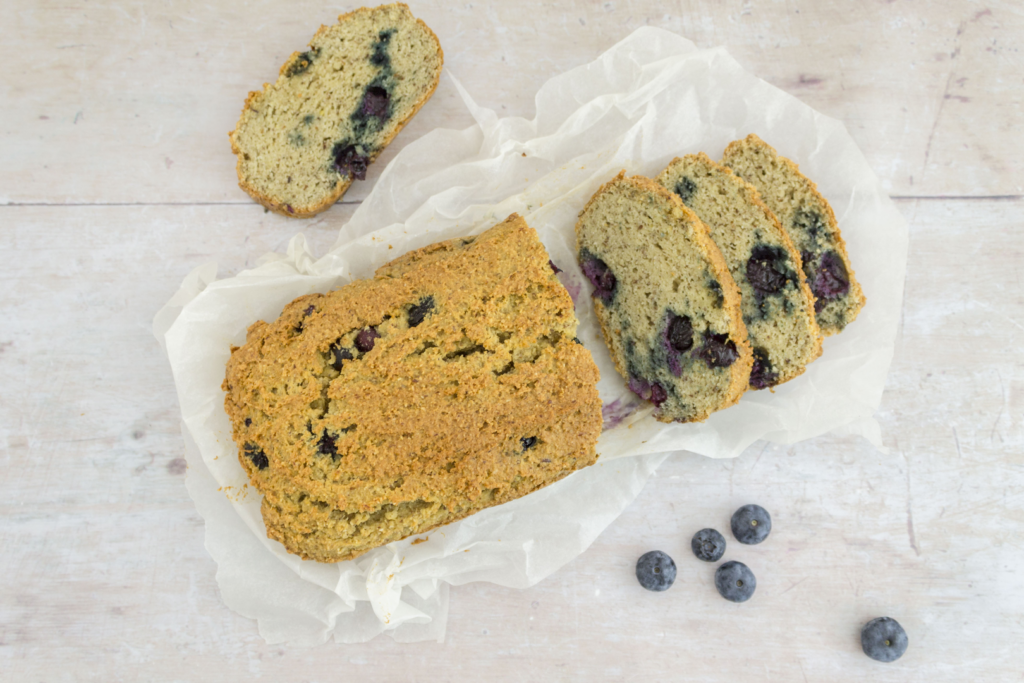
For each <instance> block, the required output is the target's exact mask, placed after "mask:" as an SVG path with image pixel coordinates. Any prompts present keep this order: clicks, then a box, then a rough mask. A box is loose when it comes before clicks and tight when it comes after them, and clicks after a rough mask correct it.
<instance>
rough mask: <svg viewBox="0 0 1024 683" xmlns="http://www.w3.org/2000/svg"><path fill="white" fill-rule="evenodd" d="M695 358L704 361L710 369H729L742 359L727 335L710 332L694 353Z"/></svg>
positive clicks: (705, 335) (705, 334)
mask: <svg viewBox="0 0 1024 683" xmlns="http://www.w3.org/2000/svg"><path fill="white" fill-rule="evenodd" d="M693 357H694V358H698V359H700V360H702V361H704V362H705V363H706V364H707V366H708V367H709V368H727V367H729V366H730V365H732V364H733V363H735V362H736V360H737V359H738V358H739V357H740V354H739V352H738V351H737V350H736V344H735V342H733V341H732V340H731V339H729V335H727V334H715V333H713V332H711V330H708V331H706V332H705V333H704V341H703V343H702V344H701V345H700V347H699V348H697V349H696V350H695V351H694V352H693Z"/></svg>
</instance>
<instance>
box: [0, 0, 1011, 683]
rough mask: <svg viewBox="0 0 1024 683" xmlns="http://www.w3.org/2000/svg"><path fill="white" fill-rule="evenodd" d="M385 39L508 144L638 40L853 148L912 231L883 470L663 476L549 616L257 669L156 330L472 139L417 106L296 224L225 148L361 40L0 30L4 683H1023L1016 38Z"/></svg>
mask: <svg viewBox="0 0 1024 683" xmlns="http://www.w3.org/2000/svg"><path fill="white" fill-rule="evenodd" d="M411 4H412V9H413V11H414V13H416V14H417V15H419V16H422V17H423V18H424V19H425V20H426V21H427V23H428V24H429V25H431V27H432V28H434V30H435V31H436V32H437V33H438V36H439V37H440V39H441V42H442V44H443V45H444V47H445V50H446V65H447V67H448V68H449V69H450V70H451V71H452V73H454V74H456V75H457V76H458V77H459V78H460V79H461V80H462V82H463V83H464V84H465V86H466V87H467V89H468V90H469V91H470V92H471V93H472V94H473V96H474V97H475V98H476V99H477V100H478V102H479V103H480V104H481V105H483V106H486V107H490V108H493V109H495V110H496V111H497V112H498V113H499V115H521V116H532V113H533V108H532V107H533V105H532V98H533V93H534V92H535V91H536V89H537V88H538V87H539V86H540V85H541V84H542V83H543V82H544V81H545V80H547V79H548V78H549V77H551V76H552V75H554V74H556V73H558V72H561V71H563V70H565V69H567V68H571V67H573V66H577V65H579V64H583V63H585V62H587V61H589V60H591V59H593V58H594V57H595V56H597V55H598V54H600V53H601V52H602V51H604V50H605V49H607V48H608V47H609V46H610V45H612V44H613V43H614V42H615V41H617V40H619V39H621V38H622V37H624V36H626V35H628V33H629V32H630V31H632V30H633V29H634V28H636V27H637V26H640V25H644V24H648V23H650V24H653V25H658V26H663V27H665V28H669V29H670V30H674V31H677V32H679V33H681V34H683V35H686V36H687V37H689V38H691V39H692V40H694V41H695V42H696V43H697V44H698V45H699V46H702V47H706V46H712V45H717V44H725V45H727V46H728V48H729V50H730V52H731V53H732V54H733V55H734V56H735V57H736V58H737V59H738V60H739V61H740V62H741V63H742V64H743V65H744V66H745V67H747V68H748V69H750V70H751V71H752V72H753V73H755V74H757V75H759V76H761V77H763V78H765V79H766V80H768V81H769V82H771V83H774V84H776V85H778V86H779V87H781V88H783V89H785V90H787V91H789V92H791V93H793V94H795V95H797V96H799V97H801V98H802V99H803V100H804V101H806V102H807V103H808V104H810V105H811V106H814V107H816V108H817V109H819V110H821V111H823V112H824V113H826V114H829V115H830V116H833V117H836V118H839V119H841V120H843V121H844V122H845V123H846V125H847V126H848V128H849V129H850V131H851V133H852V134H853V135H854V137H855V139H856V140H857V142H858V144H859V145H860V146H861V148H862V149H863V150H864V152H865V155H866V156H867V158H868V160H869V162H870V163H871V165H872V166H873V167H874V168H875V170H876V172H877V173H878V175H879V176H880V177H881V178H882V179H883V182H884V183H886V187H887V188H888V189H889V191H890V192H892V193H893V194H896V195H903V196H905V197H906V198H905V199H901V200H899V206H900V208H901V210H902V211H903V212H904V214H905V215H906V217H907V219H908V221H909V222H910V225H911V233H910V238H911V243H910V262H909V264H908V272H907V281H906V292H905V306H904V315H903V322H902V325H901V330H900V335H899V338H898V342H897V349H896V357H895V360H894V363H893V367H892V371H891V373H890V377H889V381H888V385H887V389H886V393H885V396H884V398H883V404H882V408H881V410H880V411H879V413H878V415H877V417H878V419H879V421H880V423H881V425H882V433H883V435H884V439H885V444H886V446H887V448H888V449H889V452H888V453H881V452H879V451H877V450H875V449H874V448H873V447H871V446H870V445H869V444H867V443H866V442H864V441H862V440H859V439H855V438H849V437H839V436H830V437H823V438H817V439H813V440H810V441H806V442H803V443H800V444H796V445H794V446H791V447H776V446H769V445H765V444H757V445H755V446H754V447H752V448H750V449H749V450H748V451H747V452H746V453H744V455H743V456H742V457H740V458H737V459H735V460H732V461H712V460H707V459H702V458H699V457H695V456H688V455H685V454H680V455H677V456H675V457H673V458H672V459H670V460H669V461H667V462H666V464H665V465H664V466H663V467H662V468H661V470H660V472H659V474H658V476H657V477H656V478H654V479H652V481H651V482H650V483H649V484H648V486H647V488H646V489H645V491H644V493H643V494H642V495H641V497H640V499H638V500H637V501H636V502H635V503H634V504H633V505H632V506H631V507H630V508H629V509H628V510H627V511H626V513H625V514H624V515H623V516H622V517H621V518H620V519H619V520H617V521H616V522H615V524H613V525H612V527H610V528H609V529H608V530H607V531H606V532H605V533H604V534H602V535H601V536H600V537H599V538H598V540H597V542H596V543H595V544H594V545H593V546H592V547H591V548H590V550H588V551H587V552H586V553H584V554H583V555H582V556H580V557H579V558H577V559H576V560H575V561H574V562H572V563H571V564H570V565H569V566H567V567H565V568H564V569H563V570H561V571H559V572H558V573H556V574H555V575H554V576H552V577H549V578H548V579H547V580H546V581H544V582H542V583H541V584H540V585H538V586H535V587H534V588H532V589H529V590H525V591H517V590H509V589H505V588H500V587H496V586H492V585H488V584H470V585H466V586H460V587H458V588H455V589H453V590H452V591H451V609H450V613H449V621H448V630H447V634H448V635H447V641H446V642H445V644H443V645H437V644H435V643H417V644H411V645H410V644H397V643H394V642H392V641H391V640H390V639H388V638H378V639H376V640H374V641H372V642H370V643H367V644H364V645H358V646H339V645H334V644H327V645H324V646H321V647H318V648H313V649H311V650H299V649H295V648H289V647H285V646H269V645H267V644H266V643H265V642H264V641H263V640H262V639H261V638H260V637H259V635H258V633H257V632H256V628H255V624H254V623H253V622H252V621H250V620H248V619H246V618H245V617H242V616H239V615H237V614H235V613H233V612H231V611H230V610H228V609H227V607H225V606H224V604H223V602H222V600H221V598H220V595H219V592H218V588H217V584H216V580H215V572H216V566H215V565H214V563H213V561H212V560H211V559H210V558H209V555H208V554H207V553H206V551H205V549H204V548H203V525H202V520H201V519H200V518H199V516H198V515H197V513H196V511H195V508H194V506H193V504H192V502H191V500H190V499H189V497H188V495H187V493H186V491H185V487H184V486H183V474H184V468H185V465H184V460H183V459H182V450H183V446H182V440H181V434H180V427H179V413H178V407H177V399H176V396H175V388H174V384H173V381H172V378H171V376H170V372H169V370H168V367H167V361H166V358H165V357H164V356H163V354H162V353H161V351H160V349H159V346H158V345H157V343H156V341H155V340H154V339H153V338H152V336H151V334H150V331H149V327H150V322H151V319H152V316H153V314H154V313H155V312H156V310H157V309H159V307H160V306H161V305H163V303H165V302H166V300H167V299H168V298H169V297H170V295H171V294H172V293H173V292H174V291H175V290H176V289H177V287H178V285H179V284H180V283H181V280H182V278H183V277H184V276H185V274H186V273H188V272H189V270H191V269H192V268H193V267H195V266H197V265H199V264H201V263H205V262H208V261H210V260H217V261H219V262H220V264H221V271H220V275H221V276H225V275H231V274H234V273H237V272H238V271H240V270H241V269H243V268H245V267H247V266H249V265H252V264H253V263H254V262H255V260H256V259H257V258H258V257H259V256H261V255H262V254H264V253H266V252H267V251H273V250H277V251H280V250H282V249H283V248H284V247H285V245H286V244H287V241H288V239H289V238H290V237H291V236H292V235H293V234H294V232H295V231H297V230H302V231H303V232H305V233H306V235H307V237H309V239H310V242H311V244H312V246H313V248H314V250H315V252H316V253H318V254H319V253H323V252H324V251H325V250H326V249H327V248H328V247H329V246H330V245H331V244H332V243H333V241H334V238H335V235H336V233H337V230H338V228H339V227H340V226H341V225H343V224H344V222H345V221H346V220H347V218H348V217H349V216H350V215H351V213H352V212H353V211H354V210H355V208H356V206H357V202H358V200H359V199H360V198H361V197H363V196H365V193H366V191H367V189H368V188H370V187H372V180H373V178H375V177H377V175H374V174H378V175H379V173H380V171H381V170H382V169H383V166H384V164H385V163H386V162H387V161H388V160H389V159H390V158H392V157H393V155H394V153H395V152H396V151H397V150H398V149H400V148H401V146H402V145H404V144H407V143H408V141H411V140H414V139H416V138H417V137H418V136H419V135H421V134H422V133H424V132H426V131H428V130H430V129H432V128H434V127H437V126H447V127H457V128H461V127H464V126H466V125H469V124H470V123H471V120H469V118H468V116H467V115H466V114H465V112H464V111H463V110H462V108H461V104H459V102H458V100H457V95H456V93H455V89H454V87H453V86H452V84H451V82H450V81H448V80H447V79H444V78H443V79H442V85H441V88H440V89H439V90H438V93H437V95H436V96H435V97H434V99H433V100H431V102H430V103H429V104H428V105H427V107H425V108H424V110H423V111H422V112H421V113H420V115H419V116H417V118H416V119H414V121H413V122H412V123H411V124H410V126H409V127H407V128H406V129H405V131H403V133H402V134H401V135H399V137H398V138H397V139H396V142H395V144H394V145H393V146H392V147H391V148H389V150H388V152H387V153H386V154H385V156H384V157H383V158H382V159H381V162H378V164H377V165H376V166H375V167H374V171H373V173H371V175H370V177H369V179H368V181H367V182H366V183H362V184H357V185H356V186H355V187H354V188H353V191H352V192H350V193H349V195H348V196H347V197H346V199H347V200H348V201H347V203H345V204H342V205H340V206H336V207H334V208H333V209H331V210H330V211H328V212H326V213H324V214H321V216H319V217H318V218H316V219H313V220H311V221H305V222H301V223H299V222H295V221H291V220H289V219H286V218H283V217H280V216H276V215H273V214H266V213H264V211H263V209H262V208H261V207H259V206H257V205H255V204H253V203H251V202H250V201H249V200H248V198H247V197H246V196H245V195H244V194H243V193H242V192H241V190H239V189H238V188H237V186H236V184H235V176H234V158H233V157H232V155H231V154H230V152H229V149H228V143H227V135H226V133H227V131H228V130H230V129H231V128H232V127H233V126H234V123H235V120H236V119H237V116H238V112H239V111H240V109H241V103H242V99H243V98H244V94H245V92H246V91H247V90H250V89H253V88H256V87H258V86H259V85H260V84H261V83H262V82H263V81H265V80H269V79H271V78H272V77H273V76H274V74H276V70H277V68H278V66H279V65H280V64H281V63H282V62H283V61H284V59H285V58H286V57H287V56H288V54H290V53H291V52H292V51H294V50H298V49H301V48H302V46H304V45H305V43H306V41H307V40H308V39H309V37H310V36H311V35H312V33H313V30H314V29H315V27H316V26H317V25H318V24H319V23H329V22H331V21H333V20H334V17H335V16H336V15H337V14H339V13H341V12H343V11H346V10H348V9H351V8H352V7H354V6H355V5H352V4H351V3H348V4H343V5H334V6H323V5H317V4H315V3H311V2H297V3H288V4H284V3H274V2H269V1H264V2H254V3H250V4H248V5H246V6H245V7H242V6H240V5H238V6H236V5H235V4H231V3H224V2H207V3H197V2H183V3H174V4H163V3H152V2H140V1H135V2H121V3H118V4H116V5H115V4H107V5H103V6H99V5H96V4H95V3H93V2H85V1H84V0H82V1H80V2H70V3H65V4H58V3H52V2H50V3H47V2H41V3H40V2H30V1H29V0H10V1H9V2H5V3H3V4H2V5H0V26H3V27H4V28H3V29H2V30H3V36H4V40H2V41H0V57H2V58H3V60H4V63H5V65H7V68H5V71H4V75H3V76H0V101H2V102H4V106H3V107H0V158H2V159H3V160H4V164H2V165H0V204H3V205H0V255H2V257H3V263H4V265H3V266H2V267H0V282H2V285H3V286H2V287H0V311H3V314H2V315H0V387H2V388H0V493H2V495H0V548H2V549H3V551H2V552H0V575H2V576H3V577H4V580H3V581H0V680H4V681H6V680H12V681H120V680H124V681H136V680H199V679H204V680H205V679H213V678H214V677H216V678H218V679H220V680H226V681H233V680H252V679H261V680H273V681H278V680H280V681H288V680H296V681H320V680H335V679H337V678H339V677H343V678H344V679H345V680H365V679H373V680H382V681H420V680H424V681H427V680H429V681H464V680H473V679H480V680H485V679H486V680H502V681H503V680H509V681H514V680H545V681H547V680H551V681H575V680H585V681H594V680H651V679H654V680H677V679H684V678H685V679H686V680H701V681H711V682H715V681H737V680H741V681H802V680H808V681H847V680H848V681H860V680H873V681H907V680H915V681H916V680H921V681H929V682H946V681H949V682H953V681H955V682H957V683H959V682H962V681H1014V680H1016V681H1021V680H1024V674H1022V671H1024V659H1022V657H1021V655H1020V650H1019V644H1020V643H1021V642H1024V573H1022V569H1021V567H1022V566H1024V541H1022V540H1021V539H1022V538H1024V534H1022V531H1024V287H1022V281H1021V280H1022V268H1021V266H1020V264H1021V263H1022V261H1024V233H1022V231H1021V230H1020V223H1021V220H1020V216H1021V213H1022V211H1024V198H1022V197H1021V196H1020V195H1022V194H1024V190H1022V188H1021V184H1022V182H1024V173H1022V166H1021V163H1022V162H1021V158H1022V155H1021V151H1022V143H1021V137H1020V135H1019V134H1018V135H1014V134H1013V132H1012V126H1014V125H1015V124H1016V123H1018V121H1019V118H1020V98H1021V92H1022V89H1021V84H1022V75H1021V74H1022V73H1024V71H1022V70H1021V68H1020V66H1021V56H1020V53H1019V52H1017V47H1018V46H1017V45H1016V43H1017V42H1019V37H1020V36H1021V35H1022V28H1024V11H1022V10H1021V8H1020V5H1019V3H1012V2H1008V1H1004V2H994V3H980V2H946V3H939V2H935V3H911V2H905V1H902V0H896V1H895V2H865V3H846V2H834V1H833V2H818V3H815V2H809V1H807V2H792V1H789V2H781V1H780V2H766V3H746V2H726V3H716V2H711V1H706V2H681V3H680V2H677V3H664V2H653V1H649V0H643V1H635V2H565V3H550V2H549V3H542V2H535V3H515V4H512V3H498V2H474V3H471V4H470V3H466V4H460V5H457V6H449V5H447V4H445V3H441V2H413V3H411ZM360 193H361V194H360ZM1003 195H1010V196H1009V197H1008V198H1002V199H999V198H995V197H998V196H1003ZM26 204H27V205H26ZM747 502H758V503H760V504H762V505H764V506H765V507H767V508H768V509H769V510H771V512H772V514H773V518H774V520H775V525H774V531H773V533H772V536H771V537H770V538H769V540H768V541H766V542H765V543H764V544H763V545H761V546H755V547H740V546H739V544H736V543H731V544H730V546H729V550H728V553H727V554H728V556H729V558H730V559H740V560H742V561H744V562H746V563H747V564H749V565H750V566H751V567H752V568H753V569H754V571H755V572H756V573H757V576H758V580H759V585H758V592H757V595H756V596H755V598H754V599H753V600H752V601H751V602H749V603H746V604H744V605H733V604H731V603H726V602H725V601H723V600H721V599H720V598H719V597H718V596H717V595H716V594H715V593H714V589H713V586H712V577H713V566H711V565H704V564H702V563H700V562H698V561H697V560H695V559H694V558H692V556H691V555H690V554H689V550H688V547H687V546H688V541H689V537H690V536H691V535H692V533H693V532H694V531H696V530H697V529H699V528H702V527H704V526H716V527H718V528H719V529H722V530H724V528H725V527H727V525H728V518H729V515H730V514H731V512H732V511H733V510H734V509H735V508H736V507H738V506H739V505H741V504H744V503H747ZM653 547H658V548H661V549H662V550H665V551H666V552H669V553H670V554H671V555H673V556H674V557H675V559H676V561H677V564H678V566H679V578H678V580H677V583H676V585H675V586H674V587H673V588H672V590H670V591H669V592H667V593H664V594H661V595H655V594H651V593H647V592H645V591H643V590H642V589H640V588H639V587H638V586H637V585H636V582H635V579H634V578H633V576H632V571H633V564H634V562H635V560H636V557H637V556H639V555H640V554H641V553H643V552H645V551H646V550H649V549H651V548H653ZM883 614H886V615H890V616H893V617H895V618H897V619H898V620H900V621H901V623H903V625H904V626H905V627H906V628H907V630H908V632H909V634H910V641H911V645H910V650H909V651H908V653H907V655H906V656H905V657H904V658H903V659H901V660H900V661H899V662H897V663H895V664H891V665H881V664H877V663H874V662H872V661H871V660H868V659H867V658H866V657H864V656H863V654H861V653H860V651H859V646H858V632H859V628H860V626H861V625H862V624H863V623H864V622H865V621H867V620H868V619H869V618H872V617H874V616H879V615H883Z"/></svg>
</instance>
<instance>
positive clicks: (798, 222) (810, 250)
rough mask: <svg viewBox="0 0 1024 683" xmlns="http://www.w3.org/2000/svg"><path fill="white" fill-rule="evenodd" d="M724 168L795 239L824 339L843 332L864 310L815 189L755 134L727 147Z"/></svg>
mask: <svg viewBox="0 0 1024 683" xmlns="http://www.w3.org/2000/svg"><path fill="white" fill-rule="evenodd" d="M722 164H723V165H724V166H728V167H729V168H730V169H732V171H733V173H735V174H736V175H738V176H739V177H741V178H743V179H744V180H746V181H747V182H748V183H750V184H751V185H753V186H754V187H755V188H757V191H758V193H759V194H760V195H761V198H762V199H763V200H764V203H765V204H767V205H768V208H769V209H771V210H772V213H774V214H775V215H776V216H777V217H778V219H779V223H781V224H782V228H783V229H784V230H785V231H786V232H787V233H788V234H789V237H790V239H792V240H793V244H794V245H795V246H796V248H797V250H798V251H799V252H800V259H801V261H803V268H804V274H805V275H806V276H807V283H808V284H809V285H810V287H811V293H812V294H814V297H815V299H816V301H815V303H814V308H815V313H816V317H817V320H818V327H819V328H820V329H821V332H822V334H824V335H826V336H828V335H833V334H836V333H838V332H842V330H843V328H845V327H846V326H847V325H849V324H850V323H852V322H853V320H854V318H856V317H857V314H858V313H859V312H860V309H861V308H863V307H864V301H865V299H864V292H863V291H861V288H860V285H859V284H858V283H857V279H856V278H855V277H854V275H853V267H852V266H851V265H850V257H849V255H848V254H847V253H846V243H845V242H843V237H842V235H841V234H840V233H839V225H838V224H837V223H836V216H835V214H834V213H833V212H832V207H831V206H830V205H829V203H828V201H826V200H825V198H824V197H823V196H822V195H821V193H820V192H818V187H817V185H815V184H814V183H813V182H811V180H810V179H809V178H807V177H805V176H804V175H803V174H801V173H800V169H799V167H798V166H797V165H796V164H795V163H793V162H792V161H790V160H789V159H787V158H785V157H783V156H779V154H778V152H776V151H775V150H774V149H773V148H772V147H771V146H770V145H768V144H767V143H766V142H764V141H763V140H761V138H759V137H757V136H756V135H754V134H753V133H751V134H750V135H748V136H747V137H746V138H744V139H743V140H735V141H734V142H731V143H729V146H728V147H726V148H725V154H724V155H723V157H722Z"/></svg>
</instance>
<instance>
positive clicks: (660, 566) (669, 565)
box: [636, 550, 676, 591]
mask: <svg viewBox="0 0 1024 683" xmlns="http://www.w3.org/2000/svg"><path fill="white" fill-rule="evenodd" d="M636 580H637V581H639V582H640V585H641V586H643V587H644V588H646V589H647V590H649V591H666V590H668V589H669V588H670V587H671V586H672V582H673V581H675V580H676V563H675V562H673V561H672V558H671V557H669V556H668V555H666V554H665V553H663V552H661V551H660V550H652V551H650V552H647V553H644V554H643V555H641V556H640V559H639V560H637V561H636Z"/></svg>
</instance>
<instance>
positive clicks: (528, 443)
mask: <svg viewBox="0 0 1024 683" xmlns="http://www.w3.org/2000/svg"><path fill="white" fill-rule="evenodd" d="M519 443H520V444H521V445H522V447H523V450H524V451H525V450H529V449H530V448H533V446H534V444H536V443H537V437H535V436H524V437H523V438H522V439H519Z"/></svg>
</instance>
